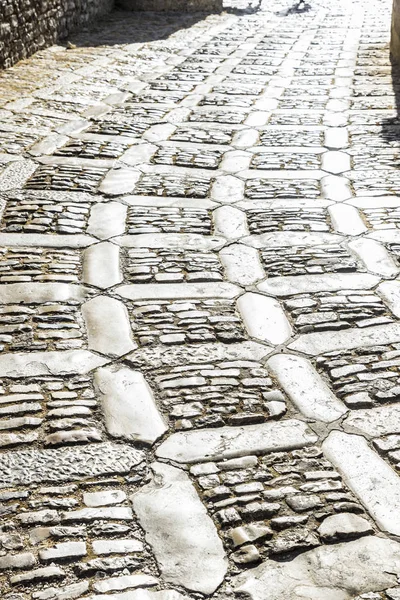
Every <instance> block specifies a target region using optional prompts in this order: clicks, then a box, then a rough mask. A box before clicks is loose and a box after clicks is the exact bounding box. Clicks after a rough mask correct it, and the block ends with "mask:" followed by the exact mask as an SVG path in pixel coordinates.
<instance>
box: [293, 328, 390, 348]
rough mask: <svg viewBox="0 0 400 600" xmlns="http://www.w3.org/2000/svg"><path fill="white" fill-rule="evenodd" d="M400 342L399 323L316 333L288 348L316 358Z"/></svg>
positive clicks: (302, 337)
mask: <svg viewBox="0 0 400 600" xmlns="http://www.w3.org/2000/svg"><path fill="white" fill-rule="evenodd" d="M396 342H400V323H391V324H389V325H376V326H375V327H366V328H365V329H345V330H343V331H335V332H334V333H332V332H331V331H327V332H316V333H308V334H306V335H301V336H300V337H299V338H297V340H295V341H294V342H292V343H291V344H290V345H289V346H288V348H289V349H290V350H297V351H298V352H304V353H305V354H310V355H312V356H316V355H317V354H323V353H324V352H332V351H334V350H352V349H353V348H360V347H362V346H379V345H385V344H394V343H396Z"/></svg>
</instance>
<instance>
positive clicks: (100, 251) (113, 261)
mask: <svg viewBox="0 0 400 600" xmlns="http://www.w3.org/2000/svg"><path fill="white" fill-rule="evenodd" d="M83 281H84V283H88V284H90V285H95V286H96V287H99V288H101V289H106V288H109V287H112V286H113V285H117V284H118V283H121V281H122V273H121V269H120V266H119V248H118V246H116V245H115V244H111V243H110V242H101V243H100V244H95V245H94V246H91V247H90V248H87V249H86V250H85V252H84V259H83Z"/></svg>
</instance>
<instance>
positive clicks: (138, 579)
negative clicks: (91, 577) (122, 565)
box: [93, 573, 158, 599]
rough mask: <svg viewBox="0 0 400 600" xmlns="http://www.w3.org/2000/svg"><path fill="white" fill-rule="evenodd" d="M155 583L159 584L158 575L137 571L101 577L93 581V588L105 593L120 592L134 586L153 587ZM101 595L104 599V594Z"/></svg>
mask: <svg viewBox="0 0 400 600" xmlns="http://www.w3.org/2000/svg"><path fill="white" fill-rule="evenodd" d="M153 585H158V579H157V578H156V577H153V576H152V575H147V574H146V573H135V574H134V575H120V576H119V577H118V576H116V577H109V578H107V579H99V580H98V581H95V582H94V583H93V589H94V590H95V591H96V592H101V593H103V594H105V593H106V592H118V591H120V590H127V589H133V588H144V587H151V586H153ZM101 597H102V598H103V599H104V596H100V598H101ZM114 597H115V596H114Z"/></svg>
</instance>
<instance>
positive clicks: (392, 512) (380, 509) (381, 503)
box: [322, 431, 400, 535]
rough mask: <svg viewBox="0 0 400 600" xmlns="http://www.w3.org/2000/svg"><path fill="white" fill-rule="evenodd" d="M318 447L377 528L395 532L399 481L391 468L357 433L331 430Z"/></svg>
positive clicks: (398, 521)
mask: <svg viewBox="0 0 400 600" xmlns="http://www.w3.org/2000/svg"><path fill="white" fill-rule="evenodd" d="M322 447H323V449H324V452H325V454H326V456H327V458H328V459H329V460H331V462H332V463H333V464H334V465H335V466H336V467H337V468H338V469H339V470H340V472H341V473H342V474H343V476H344V478H345V480H346V483H347V485H348V486H349V488H350V489H351V490H353V492H354V493H355V494H356V496H358V498H359V499H360V501H361V502H362V503H363V505H364V506H365V507H366V508H367V509H368V511H369V513H370V515H371V516H372V517H373V518H374V520H375V521H376V522H377V524H378V525H379V527H380V528H381V529H383V530H385V531H388V532H389V533H392V534H394V535H399V532H400V499H399V494H398V489H399V481H400V480H399V477H398V475H397V474H396V473H395V472H394V471H393V469H392V468H391V467H390V466H389V465H388V464H387V463H386V462H385V461H384V460H383V459H382V458H380V457H379V456H378V455H377V454H376V453H375V452H374V451H373V450H371V448H370V447H369V446H368V444H367V442H366V440H365V439H364V438H362V437H361V436H359V435H349V434H346V433H342V432H339V431H333V432H331V433H330V434H329V436H328V437H327V438H326V440H325V441H324V443H323V446H322Z"/></svg>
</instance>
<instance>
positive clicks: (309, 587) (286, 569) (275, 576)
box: [234, 536, 400, 600]
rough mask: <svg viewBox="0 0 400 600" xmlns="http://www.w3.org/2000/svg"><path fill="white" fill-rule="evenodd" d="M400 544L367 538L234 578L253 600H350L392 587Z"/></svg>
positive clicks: (237, 588)
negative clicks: (302, 599) (266, 598)
mask: <svg viewBox="0 0 400 600" xmlns="http://www.w3.org/2000/svg"><path fill="white" fill-rule="evenodd" d="M399 559H400V545H399V544H398V543H397V542H394V541H392V540H387V539H382V538H378V537H370V536H368V537H364V538H361V539H359V540H355V541H353V542H348V543H344V544H335V545H334V546H321V547H320V548H315V549H314V550H310V551H308V552H305V553H303V554H301V555H300V556H297V557H296V558H294V559H293V560H292V561H290V562H283V563H277V562H274V561H271V560H268V561H265V562H264V563H263V564H261V565H260V566H259V567H256V568H255V569H252V570H251V571H248V572H247V573H244V574H243V575H239V576H238V577H236V579H235V583H234V586H235V591H236V592H237V594H244V595H247V597H248V598H249V600H250V599H251V600H265V590H268V600H282V598H285V600H297V599H298V598H304V600H305V599H309V598H313V599H314V598H315V599H317V598H318V599H319V598H321V600H322V598H323V599H324V600H351V599H352V598H354V596H355V595H358V594H362V593H365V592H371V591H375V590H382V589H385V587H389V586H391V585H393V582H396V580H397V577H396V575H397V576H398V574H399Z"/></svg>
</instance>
